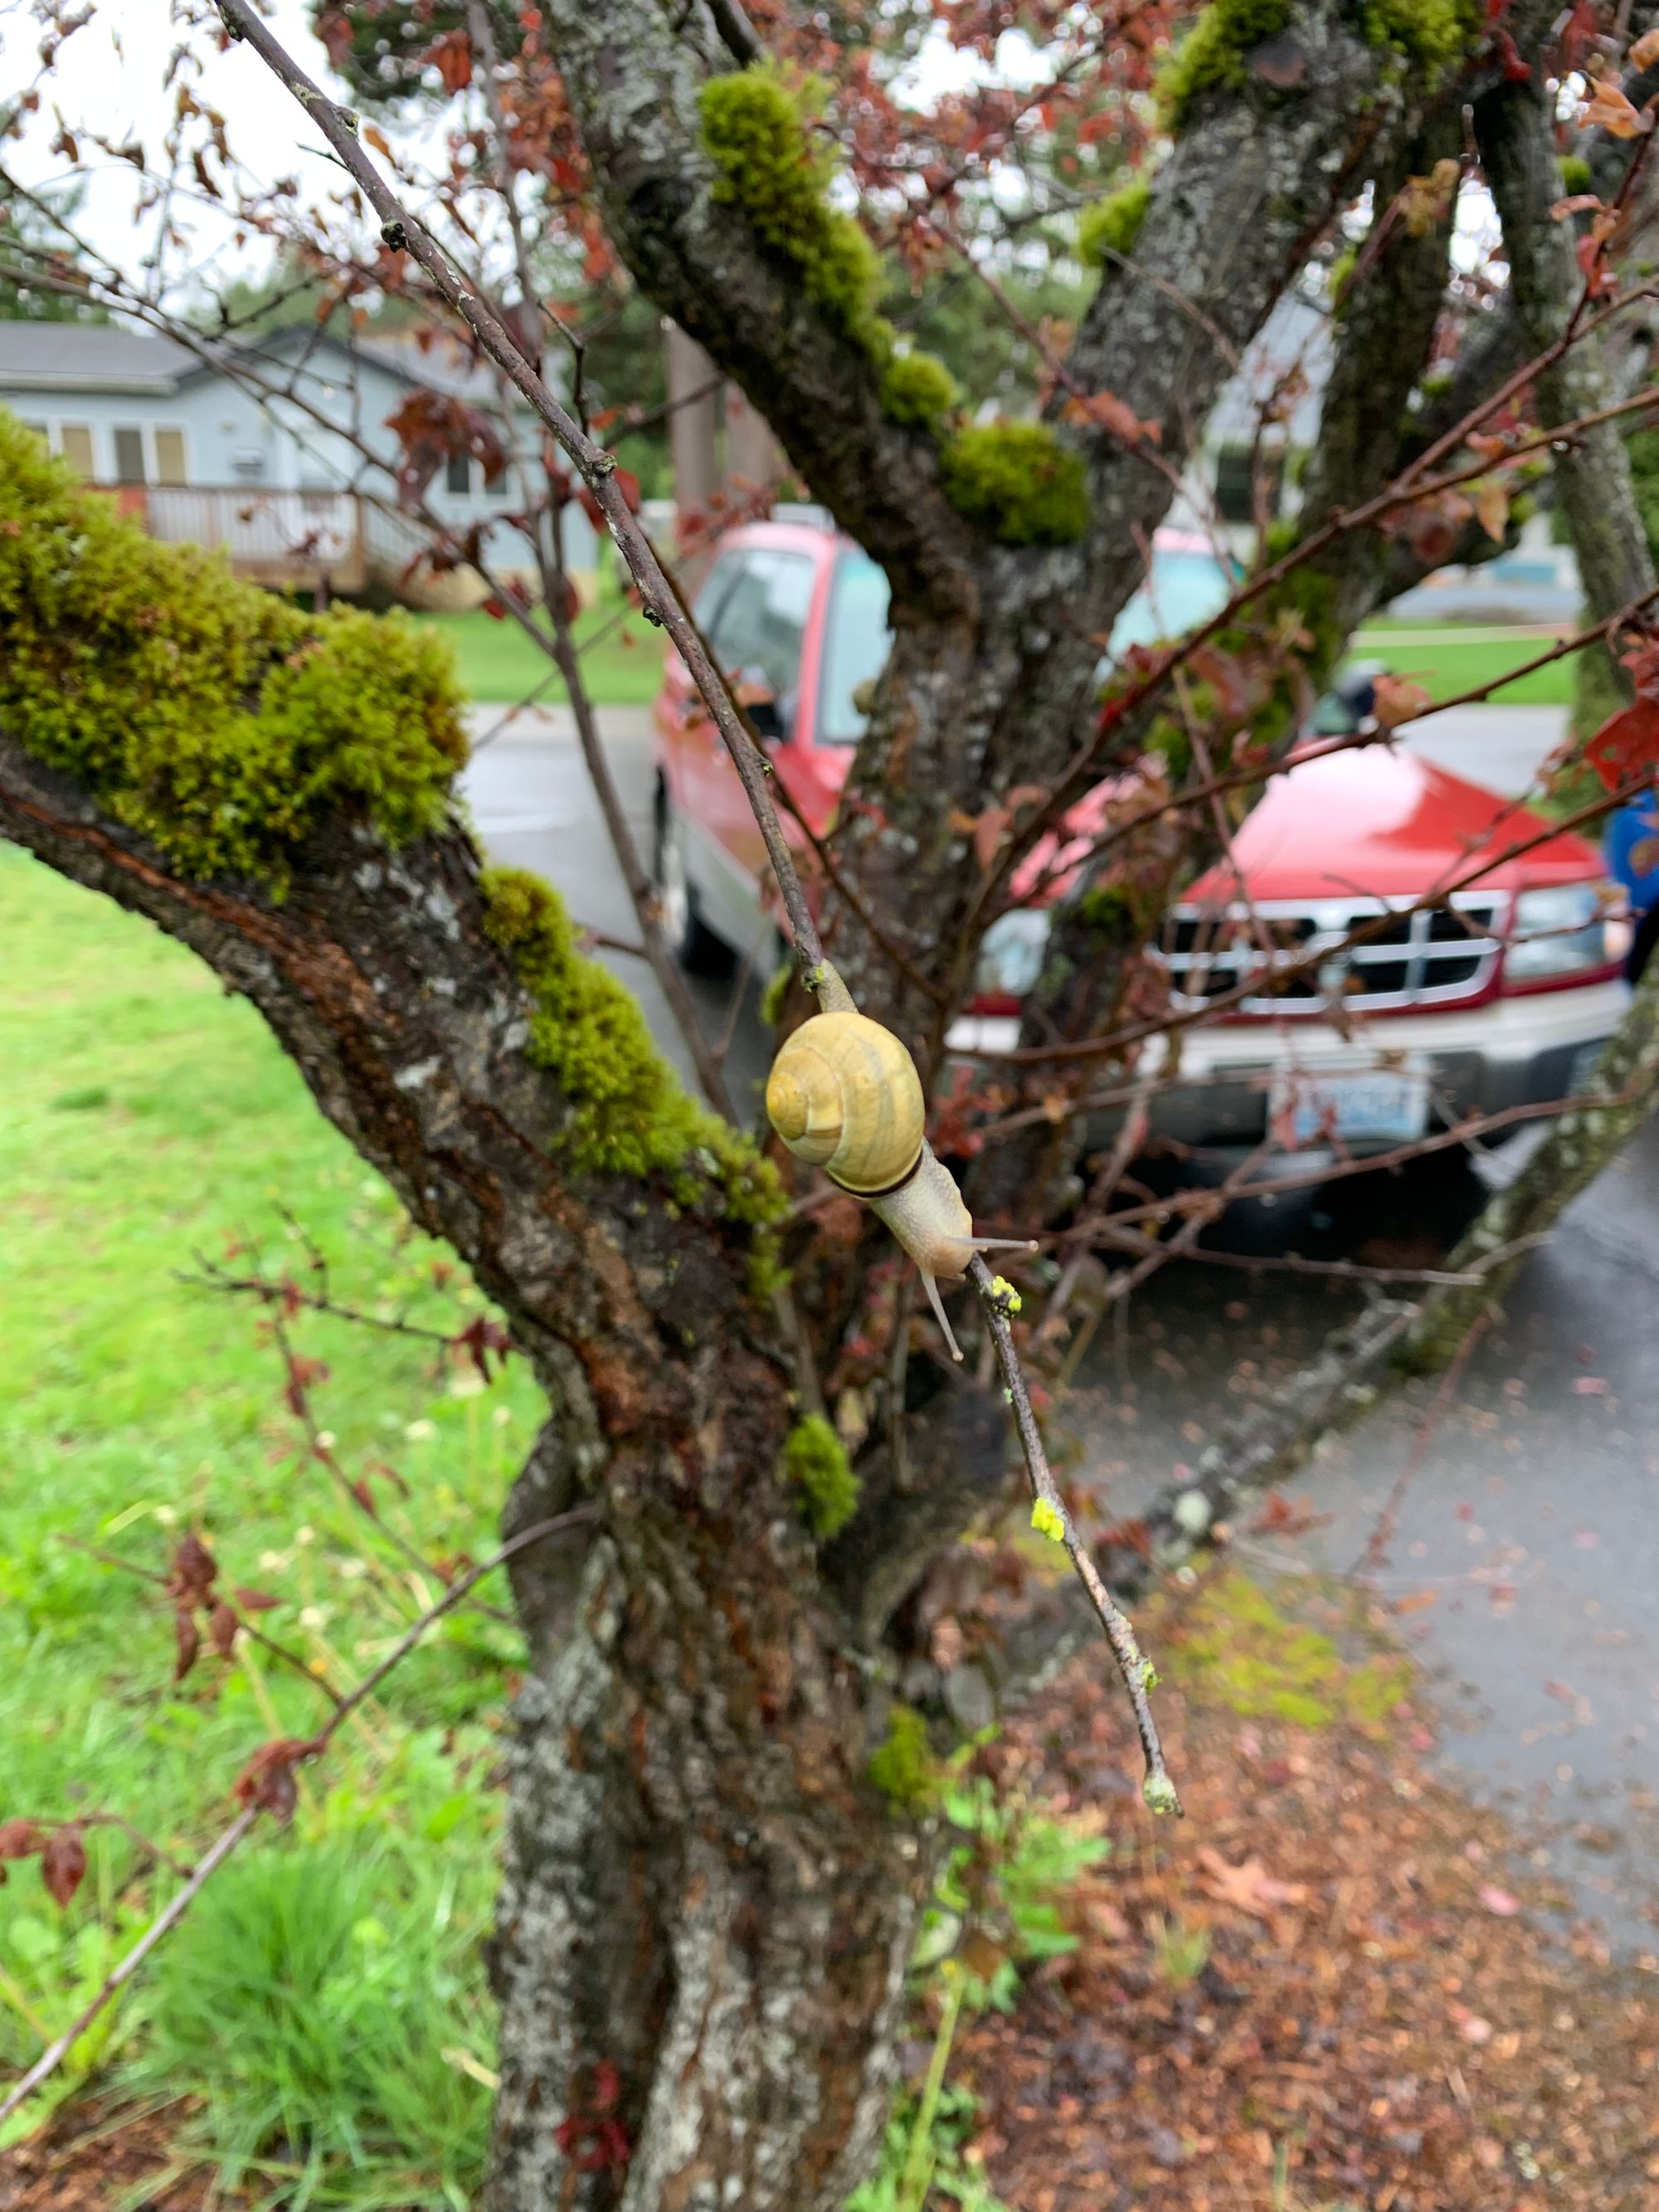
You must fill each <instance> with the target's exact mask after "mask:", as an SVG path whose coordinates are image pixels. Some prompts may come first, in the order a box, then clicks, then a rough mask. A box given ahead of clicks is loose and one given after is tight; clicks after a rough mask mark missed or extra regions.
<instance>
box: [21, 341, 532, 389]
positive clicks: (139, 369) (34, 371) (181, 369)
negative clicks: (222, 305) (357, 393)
mask: <svg viewBox="0 0 1659 2212" xmlns="http://www.w3.org/2000/svg"><path fill="white" fill-rule="evenodd" d="M238 350H239V351H240V352H242V353H243V354H244V355H245V356H249V357H251V358H252V361H253V362H255V363H256V364H257V362H258V361H259V360H260V359H261V358H263V359H264V360H265V361H267V362H273V363H274V362H281V361H283V360H284V359H285V358H286V357H288V356H291V355H294V354H296V353H303V354H304V355H305V356H307V361H308V362H315V361H317V360H318V359H319V356H325V355H328V354H332V355H334V356H336V357H340V356H344V357H345V358H346V359H347V360H348V361H349V360H351V359H353V358H354V357H355V358H356V359H359V360H362V361H364V362H374V364H375V366H376V367H377V368H381V369H384V370H385V371H386V374H388V375H391V376H395V377H396V378H398V380H399V381H400V382H402V383H405V384H409V385H420V386H427V387H428V388H429V389H430V390H432V391H435V392H450V393H453V395H454V396H455V397H456V398H463V399H467V400H470V401H471V402H472V404H474V405H475V406H492V405H499V404H500V386H499V384H498V381H497V379H496V376H495V371H494V370H493V369H492V368H490V366H489V363H488V362H476V361H474V360H472V359H471V356H469V355H468V353H467V351H466V349H465V347H463V346H462V345H461V344H460V343H459V342H458V341H457V340H455V339H453V338H452V337H449V336H447V334H446V333H444V332H442V331H440V332H438V333H437V334H436V335H435V337H433V338H432V341H431V343H429V344H428V346H427V347H426V348H425V349H422V346H421V343H420V342H419V340H418V339H417V338H416V336H415V335H414V333H413V332H412V331H411V332H409V333H406V334H405V333H398V334H397V335H392V334H380V335H375V336H372V337H362V338H356V339H346V338H341V337H336V336H335V335H334V334H333V333H332V332H331V331H325V332H323V333H321V334H319V332H318V331H316V330H315V329H313V328H312V327H311V326H309V325H307V326H304V327H301V328H293V329H285V330H280V331H271V332H270V333H269V334H267V335H266V336H264V337H261V338H258V339H257V340H256V341H254V342H253V343H252V344H249V345H246V346H244V347H241V348H239V349H238ZM219 373H220V372H219V371H218V370H217V369H216V368H215V367H213V366H212V365H211V364H210V363H209V362H204V361H203V360H202V359H201V357H200V356H199V355H197V354H196V353H195V352H193V351H192V350H191V348H190V347H188V346H185V345H180V344H179V343H177V342H176V341H175V340H174V339H172V338H166V337H157V336H156V335H155V333H154V332H153V331H141V330H133V329H131V328H130V327H129V326H128V325H125V324H124V323H21V322H20V323H10V322H0V392H132V393H135V394H142V395H144V396H146V397H149V398H155V397H158V396H165V395H167V394H170V393H172V392H177V391H178V390H179V388H180V387H181V386H184V385H185V384H186V383H189V382H191V381H193V380H196V379H198V378H201V377H210V376H213V375H216V374H219Z"/></svg>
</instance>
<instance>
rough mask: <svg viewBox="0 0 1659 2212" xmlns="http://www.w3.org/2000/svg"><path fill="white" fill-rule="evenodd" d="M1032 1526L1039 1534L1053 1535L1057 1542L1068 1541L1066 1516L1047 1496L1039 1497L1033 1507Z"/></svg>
mask: <svg viewBox="0 0 1659 2212" xmlns="http://www.w3.org/2000/svg"><path fill="white" fill-rule="evenodd" d="M1031 1526H1032V1527H1033V1528H1035V1529H1036V1532H1037V1534H1038V1535H1039V1536H1051V1537H1052V1538H1053V1539H1054V1542H1055V1543H1056V1544H1063V1543H1064V1542H1065V1541H1066V1516H1064V1514H1062V1513H1061V1512H1060V1510H1058V1508H1056V1507H1055V1506H1053V1505H1051V1504H1049V1503H1048V1499H1047V1498H1038V1500H1037V1502H1036V1504H1035V1505H1034V1506H1033V1507H1032V1508H1031Z"/></svg>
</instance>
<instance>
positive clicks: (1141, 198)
mask: <svg viewBox="0 0 1659 2212" xmlns="http://www.w3.org/2000/svg"><path fill="white" fill-rule="evenodd" d="M1151 205H1152V185H1151V183H1150V182H1149V180H1148V179H1146V178H1145V177H1137V178H1135V179H1134V180H1133V183H1130V184H1127V185H1120V186H1119V187H1118V189H1117V191H1115V192H1108V194H1107V195H1106V197H1105V198H1104V199H1103V200H1096V201H1095V202H1094V204H1093V205H1092V206H1091V207H1086V208H1085V209H1084V210H1083V213H1082V215H1081V216H1079V219H1078V226H1077V250H1078V255H1079V259H1081V260H1082V261H1083V262H1085V264H1087V266H1088V267H1089V268H1091V269H1099V268H1103V266H1104V265H1105V264H1106V262H1107V260H1108V258H1109V256H1110V255H1112V254H1115V253H1133V252H1134V250H1135V240H1137V239H1138V238H1139V236H1140V226H1141V225H1142V223H1144V222H1146V210H1147V209H1148V208H1149V207H1150V206H1151Z"/></svg>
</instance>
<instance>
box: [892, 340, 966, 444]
mask: <svg viewBox="0 0 1659 2212" xmlns="http://www.w3.org/2000/svg"><path fill="white" fill-rule="evenodd" d="M961 404H962V391H961V387H960V386H958V384H957V380H956V379H955V377H954V376H952V375H951V372H950V370H949V369H948V368H946V367H945V363H944V362H942V361H940V360H939V358H938V356H936V355H934V354H931V353H915V352H911V353H900V354H895V355H894V356H893V358H892V359H891V361H890V362H888V364H887V367H886V368H885V369H884V371H883V372H882V379H881V411H882V413H883V414H884V415H885V416H887V418H888V419H889V421H890V422H908V423H913V424H915V426H916V428H921V429H925V428H928V427H930V426H931V425H932V424H933V423H935V422H943V421H944V419H945V416H947V415H950V414H952V413H954V411H955V410H956V409H957V407H959V406H960V405H961Z"/></svg>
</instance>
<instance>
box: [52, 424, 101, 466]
mask: <svg viewBox="0 0 1659 2212" xmlns="http://www.w3.org/2000/svg"><path fill="white" fill-rule="evenodd" d="M58 452H59V453H62V455H63V456H64V459H65V460H66V461H67V462H68V463H69V465H70V467H71V468H72V469H73V470H74V471H75V473H76V476H77V477H90V476H92V475H94V473H95V471H94V468H93V465H92V425H91V423H90V422H60V423H59V424H58Z"/></svg>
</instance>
